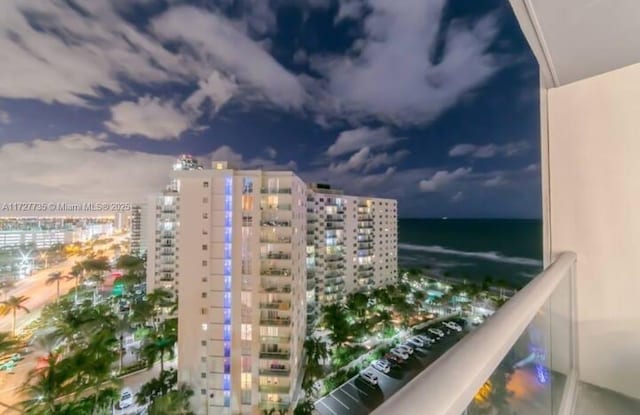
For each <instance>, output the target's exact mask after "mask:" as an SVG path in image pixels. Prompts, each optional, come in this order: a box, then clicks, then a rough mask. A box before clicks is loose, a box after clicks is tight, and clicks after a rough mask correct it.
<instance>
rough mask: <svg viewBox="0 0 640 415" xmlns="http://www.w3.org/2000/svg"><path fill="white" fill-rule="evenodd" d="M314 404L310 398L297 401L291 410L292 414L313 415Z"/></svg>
mask: <svg viewBox="0 0 640 415" xmlns="http://www.w3.org/2000/svg"><path fill="white" fill-rule="evenodd" d="M314 409H315V405H314V404H313V401H312V400H310V399H305V400H304V401H302V402H298V405H297V406H296V409H294V410H293V415H313V411H314Z"/></svg>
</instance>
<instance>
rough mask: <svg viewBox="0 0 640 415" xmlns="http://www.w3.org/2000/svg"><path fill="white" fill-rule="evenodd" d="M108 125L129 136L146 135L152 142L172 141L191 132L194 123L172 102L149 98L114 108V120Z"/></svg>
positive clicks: (124, 103)
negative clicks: (188, 131) (184, 133)
mask: <svg viewBox="0 0 640 415" xmlns="http://www.w3.org/2000/svg"><path fill="white" fill-rule="evenodd" d="M105 125H106V126H107V128H109V130H111V131H113V132H114V133H116V134H120V135H123V136H127V137H128V136H132V135H143V136H145V137H147V138H150V139H153V140H172V139H177V138H178V137H179V136H180V134H182V133H183V132H184V131H186V130H187V129H189V127H190V126H191V120H190V119H189V117H188V116H187V115H186V114H184V113H183V112H182V111H180V110H179V109H177V108H176V107H175V105H174V104H173V103H172V102H171V101H164V102H163V101H161V100H160V99H159V98H153V97H149V96H146V97H142V98H139V99H138V101H137V102H134V101H124V102H120V103H119V104H116V105H114V106H113V107H111V120H110V121H107V122H105Z"/></svg>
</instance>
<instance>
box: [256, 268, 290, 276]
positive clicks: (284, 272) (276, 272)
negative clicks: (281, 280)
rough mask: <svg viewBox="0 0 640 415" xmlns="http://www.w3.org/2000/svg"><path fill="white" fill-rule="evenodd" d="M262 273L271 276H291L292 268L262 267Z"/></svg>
mask: <svg viewBox="0 0 640 415" xmlns="http://www.w3.org/2000/svg"><path fill="white" fill-rule="evenodd" d="M260 275H266V276H269V277H289V276H291V270H290V269H289V268H275V267H270V268H262V269H261V270H260Z"/></svg>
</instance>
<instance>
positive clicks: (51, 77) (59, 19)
mask: <svg viewBox="0 0 640 415" xmlns="http://www.w3.org/2000/svg"><path fill="white" fill-rule="evenodd" d="M75 4H76V6H75V7H71V6H70V5H69V3H68V2H65V1H62V0H51V1H40V0H5V1H2V2H0V62H2V65H0V96H2V97H5V98H32V99H37V100H41V101H44V102H48V103H51V102H61V103H65V104H75V105H87V98H89V97H96V96H99V95H100V88H103V89H105V90H109V91H112V92H116V93H118V92H121V91H122V89H123V86H122V82H123V80H132V81H136V82H141V83H145V84H152V83H159V82H167V81H169V80H171V81H173V82H176V81H181V80H184V79H185V77H186V76H187V75H188V73H189V71H190V70H191V69H190V68H191V66H190V64H189V62H187V61H186V60H185V59H183V58H182V57H181V56H178V55H174V54H172V53H170V52H168V51H167V50H166V49H164V48H163V47H162V46H161V45H159V44H158V43H157V42H155V41H153V40H152V39H151V38H149V37H148V36H146V35H143V34H141V33H140V32H138V31H137V30H136V29H135V28H134V27H133V26H131V25H129V24H128V23H126V22H125V21H124V20H122V19H121V18H120V17H119V16H118V15H117V14H116V13H115V12H114V11H113V8H112V5H111V4H110V2H109V1H107V0H92V1H91V2H83V3H81V5H80V6H77V5H78V3H75ZM78 9H81V10H82V13H80V12H78V11H77V10H78Z"/></svg>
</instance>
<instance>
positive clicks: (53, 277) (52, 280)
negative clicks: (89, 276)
mask: <svg viewBox="0 0 640 415" xmlns="http://www.w3.org/2000/svg"><path fill="white" fill-rule="evenodd" d="M67 278H68V277H67V276H66V275H62V273H61V272H52V273H51V274H49V277H48V278H47V280H46V281H45V284H47V285H51V284H56V301H58V300H59V299H60V282H61V281H64V280H66V279H67Z"/></svg>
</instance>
